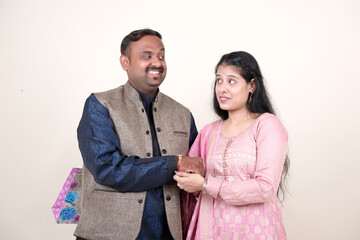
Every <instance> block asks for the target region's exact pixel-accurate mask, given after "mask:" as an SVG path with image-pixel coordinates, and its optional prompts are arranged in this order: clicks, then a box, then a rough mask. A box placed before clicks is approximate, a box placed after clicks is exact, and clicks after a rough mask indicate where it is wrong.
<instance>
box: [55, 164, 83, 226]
mask: <svg viewBox="0 0 360 240" xmlns="http://www.w3.org/2000/svg"><path fill="white" fill-rule="evenodd" d="M81 172H82V169H81V168H73V169H72V170H71V172H70V174H69V176H68V178H67V179H66V181H65V184H64V186H63V188H62V190H61V192H60V194H59V196H58V197H57V199H56V202H55V204H54V205H53V207H52V210H53V213H54V217H55V221H56V222H57V223H77V222H78V221H79V219H80V210H81V208H80V205H81Z"/></svg>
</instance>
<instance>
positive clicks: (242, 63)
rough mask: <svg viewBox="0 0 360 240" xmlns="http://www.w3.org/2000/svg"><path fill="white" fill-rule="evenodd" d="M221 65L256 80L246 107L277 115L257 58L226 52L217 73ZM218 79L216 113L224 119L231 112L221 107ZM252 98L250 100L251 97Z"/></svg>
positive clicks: (282, 183) (281, 190) (281, 189)
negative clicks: (218, 96)
mask: <svg viewBox="0 0 360 240" xmlns="http://www.w3.org/2000/svg"><path fill="white" fill-rule="evenodd" d="M220 65H227V66H234V67H236V68H237V69H238V70H239V73H240V75H241V76H242V77H243V78H244V79H245V81H246V82H247V83H250V81H251V80H252V79H254V82H255V90H254V92H253V93H252V96H251V93H249V96H248V101H247V103H246V107H247V108H248V109H249V111H250V112H252V113H259V114H262V113H271V114H274V115H275V111H274V108H273V107H272V104H271V101H270V98H269V94H268V93H267V91H266V88H265V84H264V80H263V76H262V74H261V71H260V67H259V65H258V63H257V61H256V59H255V58H254V57H253V56H252V55H251V54H249V53H247V52H244V51H238V52H232V53H228V54H225V55H223V56H222V57H221V59H220V61H219V62H218V64H217V65H216V67H215V74H216V72H217V70H218V68H219V66H220ZM215 88H216V81H215V83H214V95H213V107H214V110H215V113H216V114H217V115H218V116H219V117H220V118H222V119H223V120H225V119H227V118H228V117H229V113H228V111H226V110H223V109H221V108H220V105H219V102H218V100H217V97H216V91H215ZM250 96H251V98H252V100H251V101H249V98H250ZM289 165H290V160H289V157H288V156H286V158H285V162H284V168H283V172H282V176H281V181H280V185H279V189H278V191H277V196H278V198H280V194H281V195H282V200H283V199H284V198H285V193H286V191H287V174H288V170H289Z"/></svg>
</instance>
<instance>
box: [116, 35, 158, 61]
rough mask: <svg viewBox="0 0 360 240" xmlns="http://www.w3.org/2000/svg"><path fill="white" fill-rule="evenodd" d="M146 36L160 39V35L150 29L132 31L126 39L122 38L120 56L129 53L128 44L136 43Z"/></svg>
mask: <svg viewBox="0 0 360 240" xmlns="http://www.w3.org/2000/svg"><path fill="white" fill-rule="evenodd" d="M148 35H150V36H156V37H158V38H159V39H160V40H161V39H162V37H161V34H160V33H158V32H157V31H154V30H152V29H149V28H144V29H139V30H135V31H132V32H131V33H129V34H128V35H127V36H126V37H124V39H123V40H122V42H121V46H120V52H121V54H122V55H127V54H128V53H129V49H130V44H131V43H132V42H136V41H138V40H140V39H141V38H142V37H144V36H148ZM128 57H129V56H128Z"/></svg>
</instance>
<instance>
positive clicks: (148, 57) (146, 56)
mask: <svg viewBox="0 0 360 240" xmlns="http://www.w3.org/2000/svg"><path fill="white" fill-rule="evenodd" d="M142 57H143V58H145V59H150V58H151V55H143V56H142Z"/></svg>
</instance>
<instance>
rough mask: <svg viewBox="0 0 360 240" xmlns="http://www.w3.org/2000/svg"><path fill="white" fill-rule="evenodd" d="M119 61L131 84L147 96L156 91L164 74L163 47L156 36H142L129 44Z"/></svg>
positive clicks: (165, 68)
mask: <svg viewBox="0 0 360 240" xmlns="http://www.w3.org/2000/svg"><path fill="white" fill-rule="evenodd" d="M120 63H121V66H122V68H123V69H124V70H125V71H126V72H127V74H128V77H129V81H130V83H131V85H132V86H133V87H134V88H136V89H137V90H138V91H141V92H143V93H145V94H146V95H148V96H151V95H153V94H154V93H156V91H157V88H158V87H159V86H160V84H161V83H162V82H163V81H164V79H165V76H166V70H167V67H166V62H165V49H164V45H163V43H162V41H161V40H160V39H159V38H158V37H156V36H149V35H147V36H144V37H142V38H141V39H140V40H138V41H136V42H132V43H131V44H130V48H129V49H128V52H127V54H126V56H124V55H121V57H120Z"/></svg>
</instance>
